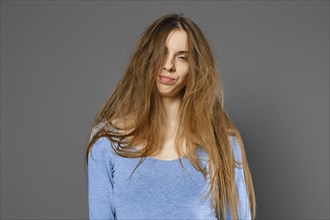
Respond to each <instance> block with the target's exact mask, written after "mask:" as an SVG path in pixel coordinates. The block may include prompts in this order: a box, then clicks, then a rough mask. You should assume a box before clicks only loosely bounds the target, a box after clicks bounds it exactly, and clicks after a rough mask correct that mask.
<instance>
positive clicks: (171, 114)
mask: <svg viewBox="0 0 330 220" xmlns="http://www.w3.org/2000/svg"><path fill="white" fill-rule="evenodd" d="M162 102H163V106H164V109H165V120H166V123H167V127H168V128H170V129H171V128H172V129H173V128H175V127H176V125H177V122H178V115H179V108H180V105H181V99H180V97H178V98H166V97H163V98H162Z"/></svg>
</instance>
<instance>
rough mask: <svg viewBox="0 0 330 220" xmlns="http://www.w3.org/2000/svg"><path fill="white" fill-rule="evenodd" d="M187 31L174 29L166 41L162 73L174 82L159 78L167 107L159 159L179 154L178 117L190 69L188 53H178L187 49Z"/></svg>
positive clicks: (169, 158) (160, 89)
mask: <svg viewBox="0 0 330 220" xmlns="http://www.w3.org/2000/svg"><path fill="white" fill-rule="evenodd" d="M187 45H188V44H187V33H186V32H185V31H184V30H175V31H173V32H172V33H171V34H170V35H169V37H168V39H167V42H166V47H167V51H168V53H167V56H166V61H165V63H164V68H163V71H162V72H161V73H160V75H166V76H170V77H171V78H173V79H174V82H173V84H169V85H168V84H164V83H162V82H161V80H160V78H159V77H158V78H157V88H158V91H159V93H160V95H161V97H162V102H163V105H164V108H165V115H166V118H165V120H166V127H167V134H166V135H165V138H164V140H165V141H164V143H163V145H162V147H161V150H160V152H159V153H158V154H157V155H155V156H153V158H156V159H159V160H174V159H177V158H178V154H177V152H176V150H175V148H174V140H175V134H176V126H177V122H178V120H177V117H178V113H179V106H180V104H181V99H180V94H179V93H180V91H181V90H182V89H183V88H184V86H185V85H186V80H187V74H188V71H189V66H188V61H187V60H186V58H187V55H186V54H185V53H181V54H178V51H187Z"/></svg>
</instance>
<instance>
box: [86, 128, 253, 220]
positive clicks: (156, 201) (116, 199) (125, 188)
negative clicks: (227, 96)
mask: <svg viewBox="0 0 330 220" xmlns="http://www.w3.org/2000/svg"><path fill="white" fill-rule="evenodd" d="M92 134H93V133H92ZM229 139H230V143H231V146H232V150H233V153H234V157H235V158H236V159H239V160H240V158H241V154H240V150H239V148H238V145H237V142H236V139H235V137H234V136H229ZM198 149H200V148H197V154H198V156H199V158H200V161H201V165H202V167H203V166H204V167H205V166H206V159H207V154H206V153H205V152H204V151H202V150H198ZM139 159H140V158H125V157H121V156H119V155H117V154H116V153H115V152H114V150H113V148H112V147H111V146H110V141H109V140H108V139H107V138H106V137H102V138H100V139H98V140H97V141H96V142H95V143H94V145H93V146H92V151H91V152H90V153H89V155H88V206H89V219H216V216H215V213H214V211H213V208H212V205H211V199H210V195H208V196H207V198H206V200H202V201H199V198H200V196H201V195H202V193H203V192H204V190H205V189H206V188H207V187H208V186H209V184H208V183H209V182H208V179H205V178H204V177H203V175H202V173H200V172H199V171H197V170H196V169H195V168H194V167H193V166H192V165H191V163H190V162H189V160H188V159H187V158H186V157H181V161H182V163H183V165H184V168H185V169H186V171H185V170H184V169H182V168H181V166H180V162H179V159H174V160H159V159H155V158H152V157H146V159H145V160H144V161H143V162H142V163H141V164H140V166H139V167H138V168H137V169H136V170H135V172H134V174H133V175H132V178H131V179H128V177H129V175H130V174H131V172H132V171H133V169H134V167H135V165H136V164H137V163H138V161H139ZM206 169H207V166H206ZM235 180H236V184H237V187H238V193H239V198H240V202H241V207H239V206H238V217H239V219H251V215H250V209H249V203H248V198H247V193H246V186H245V180H244V174H243V170H242V169H239V168H235ZM226 215H227V218H226V219H231V214H230V212H229V208H227V212H226Z"/></svg>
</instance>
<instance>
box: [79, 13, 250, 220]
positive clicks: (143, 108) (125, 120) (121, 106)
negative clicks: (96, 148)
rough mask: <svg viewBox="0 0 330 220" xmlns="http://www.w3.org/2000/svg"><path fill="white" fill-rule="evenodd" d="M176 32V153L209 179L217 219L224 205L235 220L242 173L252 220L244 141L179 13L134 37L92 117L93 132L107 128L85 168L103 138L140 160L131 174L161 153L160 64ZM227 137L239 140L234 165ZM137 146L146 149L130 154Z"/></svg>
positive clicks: (199, 36) (191, 28) (211, 66)
mask: <svg viewBox="0 0 330 220" xmlns="http://www.w3.org/2000/svg"><path fill="white" fill-rule="evenodd" d="M176 29H181V30H184V31H186V32H187V36H188V51H189V55H188V62H189V74H188V75H187V82H186V86H185V88H184V89H183V91H182V94H181V98H182V99H181V100H182V102H181V106H180V109H179V114H180V117H179V125H178V130H177V133H176V137H175V149H176V150H177V152H178V155H179V156H180V157H181V156H185V157H187V158H188V159H189V160H190V161H191V163H192V165H193V166H194V167H195V168H196V169H197V170H198V171H199V172H202V173H203V175H204V177H206V176H207V175H210V177H209V178H210V185H209V186H210V187H209V192H210V193H211V198H212V204H213V208H214V210H215V212H216V215H217V218H218V219H225V218H226V216H225V213H226V207H227V204H228V205H229V207H230V212H231V216H232V218H233V219H238V214H237V211H238V210H237V206H236V205H237V204H238V203H239V198H238V191H237V187H236V184H235V175H234V174H235V170H234V169H235V166H236V167H240V168H242V169H243V170H244V179H245V183H246V190H247V195H248V201H249V207H250V211H251V216H252V219H255V215H256V202H255V194H254V188H253V182H252V177H251V174H250V170H249V166H248V163H247V158H246V154H245V150H244V144H243V140H242V137H241V135H240V133H239V131H238V129H237V127H236V126H235V124H234V123H233V122H232V120H231V119H230V117H229V116H228V114H227V113H226V112H225V109H224V94H223V87H222V86H221V83H220V81H219V80H218V77H217V70H216V67H215V61H214V58H213V55H212V53H211V49H210V47H209V45H208V42H207V40H206V38H205V36H204V35H203V33H202V31H201V29H200V28H199V27H198V26H197V25H196V24H195V23H194V22H193V21H192V20H191V19H190V18H188V17H186V16H184V15H183V13H182V12H180V13H179V14H176V13H173V14H168V15H165V16H162V17H159V18H158V19H156V20H155V21H154V22H153V23H152V24H151V25H150V26H148V27H147V29H146V30H145V31H144V32H143V33H142V34H141V35H140V36H139V37H138V42H137V45H136V47H135V50H134V53H133V55H132V57H131V58H130V61H129V63H128V67H127V69H126V70H125V72H124V74H123V76H122V78H121V79H120V81H119V83H118V84H117V86H116V88H115V89H114V91H113V92H112V93H111V95H110V97H109V98H108V100H107V101H106V102H105V104H104V106H103V107H102V108H101V109H100V111H99V112H98V113H97V115H96V117H95V120H94V123H93V126H92V127H93V128H94V127H97V126H98V125H100V123H103V124H106V125H108V126H101V127H99V128H100V129H99V130H98V131H97V132H96V133H95V134H94V135H93V136H92V138H91V139H90V141H89V142H88V146H87V150H86V154H85V162H86V164H87V165H88V153H89V152H90V150H91V147H92V145H93V144H94V143H95V142H96V141H97V139H99V138H101V137H107V138H108V139H109V140H110V141H111V143H112V147H113V148H114V150H115V152H116V153H117V154H119V155H120V156H123V157H130V158H138V157H141V160H140V161H139V163H138V164H137V166H136V167H135V169H134V170H133V172H132V174H133V173H134V172H135V170H136V169H137V168H138V166H139V165H140V164H141V163H142V162H143V160H144V158H145V157H146V156H150V155H152V154H154V153H155V152H158V151H159V150H160V149H159V147H158V146H161V143H162V140H163V136H164V133H165V132H166V131H165V129H164V127H163V126H162V125H163V124H164V123H165V116H164V115H165V114H164V109H163V106H162V102H161V98H160V95H159V93H158V90H157V87H156V76H157V74H158V73H159V71H160V70H161V68H162V65H163V63H164V52H165V47H166V45H165V42H166V39H167V36H168V35H169V33H170V32H172V31H173V30H176ZM155 70H156V71H155ZM141 79H143V80H141ZM112 128H115V129H112ZM150 131H152V132H150ZM90 135H91V132H90ZM229 136H234V137H235V138H236V140H237V143H238V146H239V149H240V152H241V161H236V160H235V159H234V156H233V152H232V147H231V144H230V141H229V139H228V137H229ZM182 137H184V139H185V146H186V152H185V154H184V152H182V149H181V147H180V146H183V139H182ZM113 143H117V144H118V147H115V146H114V144H113ZM138 145H143V146H144V147H143V148H142V149H140V150H137V151H136V150H132V149H134V146H138ZM122 146H125V147H122ZM197 146H200V147H201V148H202V149H203V150H204V151H205V152H206V153H207V154H208V163H207V164H208V169H209V170H208V172H207V171H206V170H205V169H203V168H202V167H201V166H200V163H199V159H198V156H197V155H196V151H195V148H196V147H197ZM179 159H180V158H179ZM180 163H181V159H180ZM181 165H182V163H181ZM132 174H131V175H132ZM226 202H227V203H226Z"/></svg>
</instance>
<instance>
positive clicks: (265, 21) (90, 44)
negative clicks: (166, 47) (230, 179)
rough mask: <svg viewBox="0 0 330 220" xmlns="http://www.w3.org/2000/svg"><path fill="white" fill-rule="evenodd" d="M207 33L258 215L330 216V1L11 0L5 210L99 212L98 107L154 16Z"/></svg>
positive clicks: (5, 18) (5, 41)
mask: <svg viewBox="0 0 330 220" xmlns="http://www.w3.org/2000/svg"><path fill="white" fill-rule="evenodd" d="M179 11H182V12H184V13H185V15H187V16H189V17H191V18H192V19H193V20H194V21H195V22H196V23H197V24H198V25H199V26H200V27H201V28H202V30H203V31H204V33H205V35H206V37H207V39H208V40H209V43H210V45H211V47H212V50H213V53H214V55H215V58H216V62H217V66H218V69H219V70H220V71H221V73H219V74H220V75H221V78H222V80H223V84H224V88H225V107H226V109H227V111H228V113H229V115H230V116H231V117H232V119H233V120H234V122H235V123H236V124H237V126H238V128H239V129H240V131H241V133H242V135H243V138H244V141H245V145H246V153H247V156H248V161H249V165H250V169H251V172H252V177H253V180H254V185H255V191H256V199H257V209H258V211H257V217H258V219H328V218H329V2H328V1H286V2H285V1H272V2H270V1H230V2H229V1H218V2H216V1H207V2H206V1H204V2H199V1H191V2H188V1H182V2H180V1H166V2H165V1H163V2H151V1H140V2H131V1H124V2H116V1H95V2H94V1H93V2H92V1H2V2H1V218H3V219H18V218H23V219H26V218H33V219H39V218H41V219H51V218H52V219H55V218H57V219H69V218H72V219H83V218H87V217H88V205H87V178H86V175H85V170H84V163H83V156H84V151H85V144H86V143H87V139H88V137H87V134H88V131H89V129H90V126H91V124H92V121H93V119H94V116H95V114H96V112H97V111H98V110H99V108H100V107H101V106H102V105H103V103H104V102H105V99H106V98H107V96H108V95H109V94H110V92H111V91H112V89H113V88H114V85H115V84H116V83H117V82H118V80H119V77H120V76H121V73H122V72H123V71H124V69H125V67H126V65H127V63H128V58H129V56H130V55H131V53H132V48H133V45H134V43H135V39H136V37H137V36H138V34H140V33H141V32H142V31H143V30H144V29H145V28H146V27H147V26H148V25H149V24H150V23H151V22H152V21H153V20H154V19H156V18H157V17H159V16H161V15H164V14H167V13H170V12H179Z"/></svg>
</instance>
